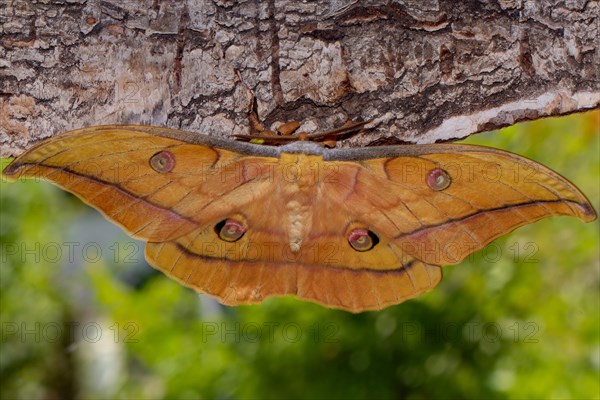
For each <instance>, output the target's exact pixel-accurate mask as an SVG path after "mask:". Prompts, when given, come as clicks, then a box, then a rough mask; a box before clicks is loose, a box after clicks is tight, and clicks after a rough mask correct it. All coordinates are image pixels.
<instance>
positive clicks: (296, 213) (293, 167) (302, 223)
mask: <svg viewBox="0 0 600 400" xmlns="http://www.w3.org/2000/svg"><path fill="white" fill-rule="evenodd" d="M280 165H281V175H280V179H281V180H282V182H281V185H280V187H281V188H282V190H283V191H284V193H283V195H284V198H285V199H286V200H287V203H286V208H285V210H286V214H287V215H286V220H287V231H288V241H289V245H290V249H291V250H292V252H294V253H297V252H299V251H300V248H301V246H302V242H303V240H304V239H305V238H306V235H307V234H308V232H309V230H310V228H311V226H312V218H313V212H312V207H313V203H314V201H315V199H316V195H317V193H316V192H317V190H318V188H319V171H321V170H322V169H323V157H322V156H321V155H308V154H302V153H296V154H290V153H282V154H281V157H280Z"/></svg>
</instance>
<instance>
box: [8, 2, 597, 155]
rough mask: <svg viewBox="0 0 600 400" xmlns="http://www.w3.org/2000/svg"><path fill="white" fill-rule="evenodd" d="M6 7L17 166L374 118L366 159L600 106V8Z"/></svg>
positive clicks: (11, 135) (11, 149) (359, 139)
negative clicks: (72, 152) (378, 147)
mask: <svg viewBox="0 0 600 400" xmlns="http://www.w3.org/2000/svg"><path fill="white" fill-rule="evenodd" d="M0 1H1V2H2V4H1V5H0V22H1V28H0V29H1V31H0V34H1V41H0V43H1V45H2V47H1V48H0V77H1V87H0V101H1V110H0V144H1V146H2V151H1V153H2V155H3V156H13V155H17V154H19V153H20V152H22V151H23V150H24V149H26V148H28V147H30V146H31V145H32V144H33V143H34V142H35V141H36V140H39V139H41V138H44V137H48V136H52V135H55V134H57V133H60V132H61V131H65V130H68V129H75V128H81V127H84V126H89V125H100V124H112V123H119V124H122V123H133V124H147V125H159V126H167V127H172V128H179V129H184V130H190V131H197V132H202V133H206V134H210V135H218V136H229V135H231V134H235V133H248V132H249V129H250V128H249V127H250V123H249V115H250V114H251V113H252V112H253V111H255V112H257V113H258V116H259V118H260V119H261V120H262V121H264V123H265V125H266V126H267V127H269V126H272V125H274V124H276V123H281V122H284V121H288V120H298V121H301V122H302V123H303V129H304V130H306V131H309V132H310V131H312V130H325V129H329V128H332V127H337V126H340V125H341V124H343V123H344V122H345V121H347V120H349V119H351V120H354V121H356V120H360V119H373V120H374V125H375V127H374V128H373V129H372V130H370V131H368V132H365V133H363V134H360V135H357V136H355V137H354V138H352V139H351V140H349V141H348V142H347V143H346V144H345V145H351V146H363V145H368V144H383V143H397V142H420V143H432V142H435V141H440V140H450V139H455V138H462V137H465V136H468V135H470V134H472V133H476V132H480V131H485V130H491V129H495V128H500V127H503V126H506V125H510V124H513V123H515V122H517V121H521V120H527V119H535V118H539V117H544V116H550V115H561V114H567V113H571V112H576V111H580V110H584V109H590V108H597V107H599V105H600V85H599V80H600V77H599V72H598V71H599V70H600V66H599V64H600V63H599V55H598V45H599V43H600V40H598V38H599V35H598V19H599V18H598V16H599V15H600V7H599V4H598V1H589V0H552V1H551V0H549V1H541V0H497V1H493V0H490V1H480V2H477V1H464V2H456V1H438V0H419V1H417V0H396V1H365V2H359V1H347V0H344V1H335V2H326V1H320V0H319V1H313V2H297V1H292V0H279V1H275V0H270V1H266V2H259V1H254V2H234V1H227V0H221V1H219V0H215V1H208V0H207V1H200V0H197V1H194V0H187V1H176V0H170V1H159V0H151V1H150V0H146V1H137V0H136V1H134V0H99V1H94V0H88V1H85V0H66V1H62V0H52V1H49V0H39V1H35V0H27V1H26V0H0Z"/></svg>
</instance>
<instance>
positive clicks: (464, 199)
mask: <svg viewBox="0 0 600 400" xmlns="http://www.w3.org/2000/svg"><path fill="white" fill-rule="evenodd" d="M440 149H441V150H442V151H439V150H437V152H436V150H435V147H432V148H427V151H426V152H425V153H422V154H415V155H413V156H411V157H398V158H393V159H388V160H384V159H375V160H370V161H366V162H364V164H363V165H365V166H366V167H368V168H369V169H370V170H372V171H379V172H378V173H377V175H379V176H381V177H383V181H382V182H380V183H383V182H387V186H386V195H385V196H382V197H380V198H378V199H377V200H373V197H370V198H369V199H371V202H370V207H371V210H373V212H374V213H375V214H376V215H378V216H379V218H378V221H377V225H379V229H380V230H381V232H384V233H383V234H384V235H385V236H386V237H390V238H391V241H392V242H393V243H394V244H395V246H397V247H398V248H400V249H402V252H403V254H408V255H410V256H413V257H415V258H417V259H419V260H422V261H424V262H426V263H429V264H434V265H444V264H455V263H458V262H460V261H461V260H463V259H464V258H465V257H467V256H468V255H469V254H471V253H473V252H474V251H477V250H479V249H481V248H483V247H484V246H486V245H487V244H488V243H490V242H491V241H492V240H494V239H496V238H498V237H499V236H502V235H504V234H506V233H508V232H510V231H512V230H514V229H516V228H518V227H520V226H523V225H525V224H529V223H532V222H534V221H537V220H539V219H541V218H544V217H548V216H553V215H567V216H574V217H577V218H579V219H581V220H583V221H586V222H587V221H592V220H594V219H595V218H596V214H595V212H594V210H593V208H592V206H591V204H590V203H589V201H588V200H587V199H586V198H585V196H584V195H583V194H582V193H581V192H580V191H579V190H578V189H577V188H576V187H575V186H574V185H573V184H572V183H570V182H569V181H568V180H566V179H565V178H563V177H562V176H560V175H558V174H557V173H555V172H553V171H552V170H550V169H548V168H546V167H544V166H543V165H541V164H538V163H536V162H534V161H531V160H529V159H526V158H524V157H520V156H517V155H515V154H512V153H508V152H504V151H499V150H495V149H489V148H482V147H477V146H458V145H449V146H445V148H444V147H442V148H440ZM435 168H441V169H443V170H444V171H446V172H447V173H448V174H449V176H450V177H451V184H450V186H449V187H447V188H446V189H444V190H440V191H435V190H432V189H431V188H430V187H429V186H428V185H427V176H428V174H429V173H430V171H432V170H433V169H435ZM367 175H368V174H367ZM359 182H360V183H359V185H357V191H356V195H355V197H354V198H355V199H356V201H359V199H361V198H363V195H364V194H366V193H369V192H371V191H372V190H373V189H374V185H376V183H375V180H374V179H373V177H372V176H365V179H359ZM365 207H369V206H368V205H367V204H365ZM392 221H393V222H395V223H391V222H392ZM398 221H400V223H397V222H398ZM388 235H389V236H388Z"/></svg>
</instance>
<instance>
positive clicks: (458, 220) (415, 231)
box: [394, 200, 581, 239]
mask: <svg viewBox="0 0 600 400" xmlns="http://www.w3.org/2000/svg"><path fill="white" fill-rule="evenodd" d="M543 203H545V204H548V203H553V204H560V203H574V204H577V205H579V206H581V204H579V203H577V202H575V201H572V200H535V201H529V202H526V203H518V204H507V205H503V206H500V207H497V208H488V209H485V210H480V211H477V212H475V213H473V214H469V215H465V216H464V217H460V218H452V219H447V220H445V221H442V222H440V223H439V224H433V225H426V226H424V227H423V228H419V229H415V230H414V231H411V232H406V233H403V234H401V235H398V236H395V237H394V239H400V238H403V237H406V236H410V235H413V234H415V233H418V232H420V231H423V230H427V229H431V228H437V227H439V226H442V225H446V224H449V223H452V222H460V221H464V220H467V219H470V218H474V217H477V216H478V215H481V214H484V213H488V212H495V211H502V210H508V209H511V208H516V209H519V208H521V207H526V206H530V205H534V204H540V205H542V204H543ZM551 215H563V214H549V215H548V216H551Z"/></svg>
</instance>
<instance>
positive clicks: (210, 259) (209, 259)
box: [171, 241, 417, 274]
mask: <svg viewBox="0 0 600 400" xmlns="http://www.w3.org/2000/svg"><path fill="white" fill-rule="evenodd" d="M171 243H174V244H175V246H176V247H177V248H178V249H179V250H180V251H181V252H183V253H185V254H186V255H189V256H190V257H194V258H200V259H201V260H202V261H206V262H222V261H228V262H243V263H245V264H272V265H274V266H276V265H280V264H285V263H287V264H294V261H287V262H275V261H264V260H256V261H254V260H238V261H234V260H229V259H227V258H223V257H212V256H206V255H203V254H198V253H194V252H193V251H191V250H190V249H188V248H187V247H185V246H184V245H182V244H180V243H179V242H175V241H174V242H171ZM416 261H417V260H414V259H413V260H411V261H410V262H409V263H408V264H406V265H402V264H400V266H399V267H398V268H394V269H388V270H376V269H370V268H349V267H348V268H346V267H334V266H331V264H325V265H316V264H301V265H302V266H307V267H310V268H326V269H329V270H332V269H333V270H339V271H342V272H348V271H351V272H373V273H376V274H388V273H400V272H404V271H406V270H409V269H411V268H412V267H413V265H414V263H415V262H416Z"/></svg>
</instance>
